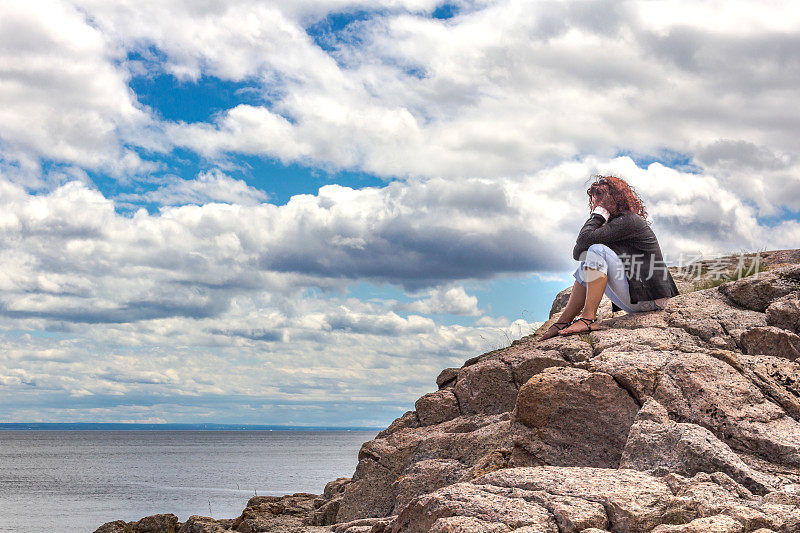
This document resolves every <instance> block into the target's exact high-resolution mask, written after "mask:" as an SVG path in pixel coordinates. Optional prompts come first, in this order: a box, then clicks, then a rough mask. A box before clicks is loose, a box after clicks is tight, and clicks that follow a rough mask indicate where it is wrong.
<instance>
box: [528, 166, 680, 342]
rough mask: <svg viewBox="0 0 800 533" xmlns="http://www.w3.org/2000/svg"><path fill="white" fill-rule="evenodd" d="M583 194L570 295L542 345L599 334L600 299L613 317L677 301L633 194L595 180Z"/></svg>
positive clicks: (618, 182)
mask: <svg viewBox="0 0 800 533" xmlns="http://www.w3.org/2000/svg"><path fill="white" fill-rule="evenodd" d="M586 192H587V194H588V195H589V209H590V210H591V215H590V216H589V220H587V221H586V223H585V224H584V225H583V228H581V231H580V233H579V234H578V240H577V241H576V242H575V248H574V249H573V251H572V256H573V257H574V258H575V260H576V261H581V264H580V265H579V266H578V268H577V269H576V270H575V272H574V273H573V276H574V277H575V283H574V284H573V285H572V294H570V297H569V302H567V306H566V307H565V308H564V311H563V312H562V313H561V316H560V317H559V321H558V322H555V323H554V324H552V325H551V326H550V328H548V330H547V331H546V332H545V333H544V335H543V336H542V337H541V339H540V340H545V339H549V338H551V337H554V336H556V335H572V334H575V333H585V332H588V331H594V330H595V329H597V327H596V325H595V326H593V325H594V324H595V322H597V308H598V306H599V305H600V300H601V298H602V297H603V294H605V295H606V296H608V298H609V300H611V303H612V310H613V311H618V310H620V309H621V310H623V311H626V312H628V313H638V312H643V311H654V310H657V309H663V308H664V305H665V304H666V302H667V300H668V299H669V298H671V297H672V296H677V295H678V287H677V286H676V285H675V281H674V280H673V279H672V275H671V274H670V273H669V271H668V270H667V266H666V264H665V263H664V259H663V257H662V255H661V247H660V246H659V245H658V239H656V236H655V234H654V233H653V230H652V229H650V226H649V222H648V221H647V211H646V210H645V208H644V205H643V204H642V200H641V198H639V195H637V194H636V191H634V190H633V188H632V187H631V186H630V185H628V184H627V183H626V182H625V181H624V180H623V179H620V178H617V177H614V176H597V179H596V180H595V182H594V183H592V185H591V187H589V189H588V190H587V191H586ZM578 313H580V317H579V318H578V319H577V320H573V319H574V318H575V317H576V316H577V315H578Z"/></svg>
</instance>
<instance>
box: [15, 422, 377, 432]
mask: <svg viewBox="0 0 800 533" xmlns="http://www.w3.org/2000/svg"><path fill="white" fill-rule="evenodd" d="M382 429H383V428H382V427H360V426H278V425H259V424H125V423H107V422H104V423H91V422H75V423H69V422H0V431H22V430H30V431H380V430H382Z"/></svg>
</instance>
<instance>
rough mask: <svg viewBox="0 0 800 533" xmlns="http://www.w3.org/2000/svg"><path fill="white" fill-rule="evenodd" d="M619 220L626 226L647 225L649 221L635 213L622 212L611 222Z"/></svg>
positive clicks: (612, 218)
mask: <svg viewBox="0 0 800 533" xmlns="http://www.w3.org/2000/svg"><path fill="white" fill-rule="evenodd" d="M614 219H618V220H619V222H621V223H626V224H640V225H645V226H646V225H647V221H646V220H645V219H643V218H642V217H641V216H639V215H638V214H636V213H634V212H633V211H622V212H620V213H618V214H616V215H615V216H613V217H611V220H614Z"/></svg>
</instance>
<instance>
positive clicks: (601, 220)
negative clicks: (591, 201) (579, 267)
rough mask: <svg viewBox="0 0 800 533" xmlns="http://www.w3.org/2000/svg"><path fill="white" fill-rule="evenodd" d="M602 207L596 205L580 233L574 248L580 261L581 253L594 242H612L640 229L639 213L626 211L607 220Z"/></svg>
mask: <svg viewBox="0 0 800 533" xmlns="http://www.w3.org/2000/svg"><path fill="white" fill-rule="evenodd" d="M600 209H603V208H602V207H595V209H594V211H592V214H591V216H590V217H589V220H587V221H586V223H584V225H583V227H582V228H581V231H580V232H579V233H578V238H577V240H576V241H575V247H574V248H573V249H572V257H573V259H575V260H576V261H580V259H581V254H583V253H584V252H585V251H586V250H588V249H589V246H591V245H593V244H597V243H600V244H611V243H612V242H616V241H619V240H623V239H627V238H629V237H632V236H633V235H635V234H636V232H637V231H639V226H640V225H639V224H638V223H637V222H638V220H641V218H640V217H639V215H637V214H635V213H624V214H622V215H620V216H617V217H614V218H612V219H611V220H609V221H608V222H606V218H605V216H603V214H602V211H600ZM603 211H605V209H603ZM606 212H607V211H606Z"/></svg>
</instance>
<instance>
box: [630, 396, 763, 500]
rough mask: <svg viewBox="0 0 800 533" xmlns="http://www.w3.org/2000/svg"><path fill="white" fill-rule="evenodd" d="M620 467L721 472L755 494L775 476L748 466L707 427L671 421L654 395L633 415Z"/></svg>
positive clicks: (685, 473)
mask: <svg viewBox="0 0 800 533" xmlns="http://www.w3.org/2000/svg"><path fill="white" fill-rule="evenodd" d="M620 468H632V469H635V470H641V471H644V472H648V473H651V474H655V475H665V474H668V473H670V472H672V473H675V474H681V475H683V476H693V475H695V474H697V473H699V472H707V473H713V472H724V473H725V474H728V475H729V476H730V477H731V478H733V479H734V480H736V481H738V482H739V483H741V484H742V485H744V486H745V487H747V488H748V489H750V490H751V491H752V492H755V493H757V494H765V493H767V492H770V491H773V490H775V489H776V481H775V480H774V479H771V478H769V477H768V476H766V475H764V474H762V473H760V472H756V471H754V470H753V469H752V468H750V467H749V466H747V464H745V462H744V461H742V459H741V458H740V457H739V456H738V455H736V453H734V452H733V450H731V449H730V447H729V446H728V445H727V444H725V443H724V442H721V441H720V440H719V439H717V438H716V437H715V436H714V434H713V433H711V432H710V431H709V430H707V429H706V428H704V427H701V426H698V425H696V424H688V423H677V422H673V421H672V420H670V419H669V414H668V413H667V410H666V409H664V407H662V406H661V404H659V403H658V402H657V401H655V400H653V399H648V400H647V401H646V402H645V404H644V406H642V409H641V410H640V411H639V413H638V414H637V415H636V421H635V422H634V424H633V426H631V430H630V433H629V434H628V440H627V442H626V443H625V449H624V450H623V452H622V459H621V460H620Z"/></svg>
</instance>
